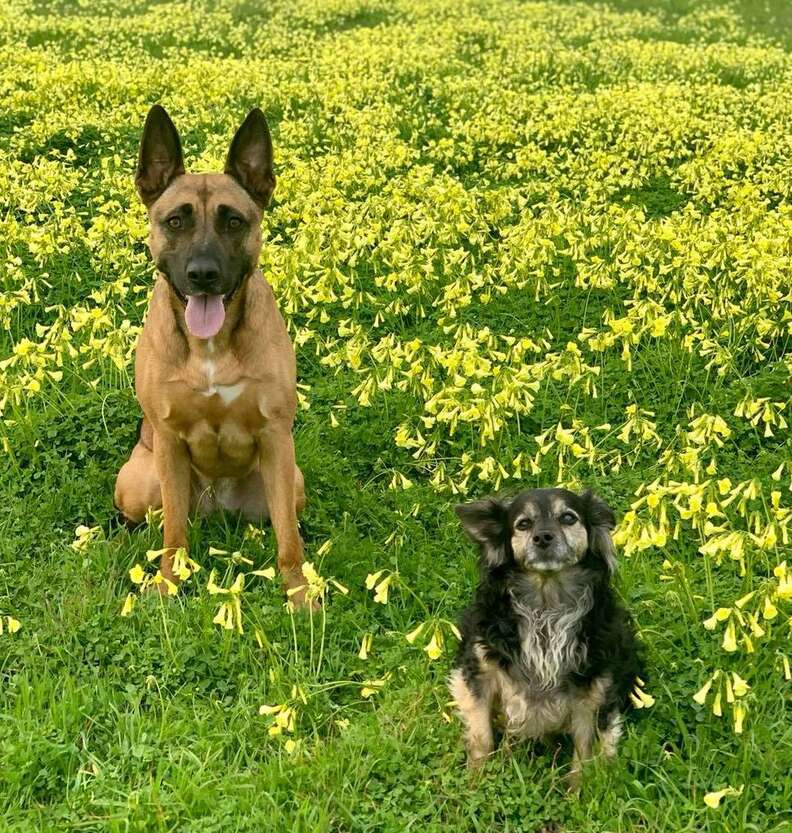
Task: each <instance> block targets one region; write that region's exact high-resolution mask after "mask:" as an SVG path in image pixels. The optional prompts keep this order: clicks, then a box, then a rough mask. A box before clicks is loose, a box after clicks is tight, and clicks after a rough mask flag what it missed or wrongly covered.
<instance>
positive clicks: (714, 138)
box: [0, 0, 792, 833]
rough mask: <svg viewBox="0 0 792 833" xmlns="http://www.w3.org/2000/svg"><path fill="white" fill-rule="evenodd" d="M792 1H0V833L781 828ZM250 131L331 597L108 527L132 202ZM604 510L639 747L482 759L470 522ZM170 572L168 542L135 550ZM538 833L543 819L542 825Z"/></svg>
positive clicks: (789, 520) (310, 575)
mask: <svg viewBox="0 0 792 833" xmlns="http://www.w3.org/2000/svg"><path fill="white" fill-rule="evenodd" d="M789 23H790V13H789V10H788V8H787V6H786V4H785V3H782V2H775V0H774V1H773V2H770V0H768V2H754V3H751V2H747V0H743V1H742V2H733V3H718V2H707V1H706V0H702V2H692V0H655V1H654V2H653V1H652V0H633V2H627V0H625V1H624V2H621V0H615V1H614V2H612V3H584V2H551V0H547V2H516V0H457V1H456V2H451V0H299V2H287V0H273V2H267V3H263V2H256V0H217V2H211V3H210V2H207V0H193V2H154V0H124V2H121V3H117V2H111V0H96V2H87V1H85V0H77V1H76V2H68V1H67V0H63V1H62V2H43V1H41V2H40V1H39V0H9V2H6V3H4V4H3V5H2V8H0V58H1V60H0V95H1V96H2V102H3V103H2V107H0V262H1V263H2V270H1V271H0V275H1V277H0V280H1V281H2V295H1V296H0V323H2V327H0V443H2V450H1V451H0V797H2V801H1V802H0V804H2V811H3V815H2V818H0V830H2V831H6V830H7V831H15V833H16V832H17V831H18V832H19V833H22V831H25V832H27V831H119V833H120V832H121V831H130V832H132V831H195V833H198V831H201V833H212V831H223V833H232V831H238V832H239V833H242V831H256V832H257V833H259V832H260V831H278V833H280V832H281V831H295V832H296V831H306V832H307V831H311V833H314V832H315V831H334V833H335V832H336V831H339V832H340V831H350V832H351V831H355V833H357V832H358V831H360V832H361V833H362V831H377V833H380V832H381V831H385V832H388V831H421V833H439V832H440V831H449V830H455V831H485V830H486V831H489V830H502V831H514V833H517V831H526V833H533V831H537V833H538V831H541V830H551V829H555V830H557V831H567V832H568V833H573V832H574V831H579V833H588V832H589V831H592V832H593V831H597V833H599V831H603V833H604V831H613V833H617V832H619V833H620V832H621V831H653V833H656V831H674V833H681V832H682V831H690V832H691V833H692V831H711V832H712V833H716V832H717V833H742V832H743V831H762V833H765V832H766V831H787V830H790V829H792V821H790V813H791V811H790V808H791V807H792V780H791V779H790V772H792V722H791V721H790V704H791V703H792V672H791V671H790V662H792V546H790V526H791V525H792V492H791V491H790V490H791V489H792V439H791V438H790V433H789V428H788V421H789V418H790V407H789V400H790V396H789V392H790V377H791V376H792V281H791V280H790V273H791V271H792V204H791V203H790V193H791V192H792V54H790V52H789V51H788V50H789V48H790V47H791V46H792V43H790V42H789V39H788V38H787V35H786V34H785V32H786V30H785V25H786V24H789ZM154 102H160V103H162V104H164V105H165V106H166V107H167V109H168V111H169V112H170V114H171V116H172V118H173V119H174V121H175V123H176V125H177V126H178V128H179V130H180V132H181V136H182V140H183V142H184V145H185V157H186V163H187V167H188V169H191V170H208V169H215V168H220V167H221V166H222V163H223V160H224V158H225V153H226V150H227V147H228V143H229V141H230V138H231V136H232V135H233V131H234V129H235V127H236V126H237V125H238V124H239V122H240V121H241V119H242V118H243V117H244V115H245V114H246V113H247V111H248V110H249V109H250V108H251V107H254V106H261V107H262V108H263V109H264V111H265V112H266V114H267V117H268V119H269V123H270V126H271V128H272V130H273V139H274V145H275V154H276V173H277V175H278V186H277V189H276V191H275V195H274V199H273V203H272V206H271V210H270V211H268V212H267V214H266V216H265V219H264V226H263V228H264V240H265V242H264V248H263V252H262V258H261V268H262V270H263V272H264V274H265V276H266V277H267V279H268V280H269V281H270V282H271V283H272V285H273V287H274V289H275V292H276V295H277V297H278V300H279V303H280V306H281V309H282V311H283V313H284V315H285V317H286V319H287V322H288V324H289V329H290V332H291V334H292V336H293V339H294V342H295V345H296V347H297V354H298V370H299V383H300V400H301V409H300V412H299V415H298V420H297V426H296V435H295V436H296V446H297V456H298V461H299V463H300V465H301V467H302V468H303V471H304V472H305V476H306V483H307V493H308V507H307V509H306V512H305V515H304V516H303V520H302V530H303V535H304V538H305V543H306V558H307V559H308V562H309V564H310V567H307V568H306V580H308V581H309V582H310V585H311V587H312V589H313V592H314V593H316V594H317V595H320V596H321V597H322V598H323V602H324V603H323V605H322V607H321V610H319V611H317V612H315V613H314V614H312V615H311V616H308V615H301V614H293V613H291V612H290V611H289V610H288V609H287V607H286V606H285V605H284V597H283V596H282V593H281V590H280V587H279V585H278V582H277V580H275V579H273V571H272V569H271V568H272V567H273V566H274V547H273V541H272V534H271V531H270V530H269V529H267V528H264V529H255V528H253V527H248V526H247V524H245V523H243V522H242V521H240V520H238V519H237V518H235V517H232V516H218V517H214V518H212V519H209V520H202V521H197V522H196V523H195V524H194V525H193V526H192V529H191V533H190V538H191V555H192V557H193V558H194V559H195V561H196V563H197V564H198V565H200V568H201V569H200V570H198V571H196V572H194V573H192V575H189V577H188V578H187V579H186V580H185V581H184V582H183V584H182V585H181V587H180V589H179V591H178V594H177V595H176V596H175V597H173V598H168V599H161V598H160V597H159V596H157V595H156V594H141V593H140V592H139V590H140V586H141V583H142V582H144V581H145V580H146V579H145V576H151V575H153V573H154V570H155V566H154V565H153V563H152V561H150V559H149V557H148V556H149V554H150V553H156V550H157V549H158V548H159V547H160V546H161V540H162V539H161V531H160V526H159V520H160V519H159V518H157V517H156V516H152V517H150V519H149V523H148V524H147V525H146V526H144V527H143V528H142V529H140V530H138V531H135V532H130V531H128V530H127V529H126V528H125V527H123V526H122V525H120V524H119V523H118V520H117V518H116V515H115V511H114V509H113V505H112V486H113V482H114V478H115V474H116V472H117V470H118V468H119V466H120V465H121V463H122V462H123V460H124V459H125V457H126V455H127V454H128V451H129V449H130V448H131V447H132V444H133V442H134V440H135V437H136V432H137V426H138V420H139V416H140V413H139V408H138V405H137V402H136V400H135V397H134V392H133V385H132V368H133V355H134V346H135V340H136V337H137V334H138V332H139V330H140V326H141V322H142V319H143V316H144V313H145V309H146V303H147V297H148V294H149V292H150V288H151V286H152V279H153V269H152V266H151V264H150V261H149V258H148V256H147V251H146V248H145V237H146V217H145V212H144V209H143V207H142V206H141V205H140V204H139V203H138V200H137V197H136V194H135V192H134V185H133V175H134V168H135V163H136V154H137V143H138V140H139V136H140V131H141V128H142V123H143V119H144V117H145V113H146V112H147V110H148V108H149V106H150V105H151V104H152V103H154ZM557 483H560V484H565V485H567V486H569V487H570V488H575V489H577V488H583V487H584V486H589V487H591V488H593V489H594V490H595V491H596V492H598V493H599V494H600V495H601V496H602V497H604V498H605V499H606V500H607V501H608V502H609V503H610V504H611V505H612V506H613V507H614V508H615V509H616V511H617V514H618V517H619V526H618V529H617V532H616V540H617V543H618V549H619V557H620V570H619V588H620V593H621V595H622V596H623V598H624V600H625V601H626V603H627V604H628V605H629V607H630V608H631V609H632V611H633V612H634V615H635V618H636V620H637V623H638V627H639V630H640V634H641V638H642V641H643V643H644V645H645V650H646V654H647V658H648V663H649V671H648V675H647V679H646V681H645V682H646V685H645V688H644V694H643V696H642V697H641V698H639V699H637V705H639V706H640V708H637V709H636V710H635V711H634V712H633V716H632V717H631V719H630V721H629V722H628V724H627V730H626V735H625V738H624V740H623V743H622V746H621V754H620V757H619V759H618V760H617V761H616V762H615V764H613V765H612V766H606V765H604V764H602V763H600V762H595V763H594V764H593V765H592V766H591V767H590V769H589V770H588V771H587V773H586V777H585V780H584V784H583V789H582V791H581V794H580V796H579V797H578V798H576V799H570V798H569V797H567V795H566V793H565V790H564V783H563V775H564V773H565V771H566V770H567V769H568V766H569V762H570V749H569V745H568V743H566V742H563V741H562V742H559V743H558V744H550V745H545V746H542V745H530V744H526V745H523V746H521V747H516V748H514V749H513V750H512V751H511V753H510V754H507V753H505V752H499V753H497V754H496V755H495V756H494V758H493V759H492V760H491V761H490V762H489V764H488V766H487V767H486V769H485V771H484V772H483V774H482V775H481V776H480V777H478V778H475V779H473V778H471V777H470V776H469V775H468V773H467V772H466V770H465V768H464V754H463V749H462V744H461V739H460V726H459V723H458V720H457V718H456V716H455V714H454V711H453V705H452V704H451V703H450V702H449V695H448V693H447V690H446V688H445V679H446V676H447V674H448V671H449V669H450V667H451V662H452V660H453V656H454V651H455V648H456V636H455V625H454V623H455V622H456V619H457V617H458V615H459V613H460V611H461V609H462V608H463V607H464V605H465V604H466V603H467V601H468V599H469V598H470V595H471V592H472V588H473V586H474V583H475V580H476V556H475V552H474V549H473V547H472V545H470V544H469V543H468V542H466V541H465V540H464V538H463V535H462V532H461V529H460V528H459V525H458V522H457V520H456V517H455V516H454V514H453V511H452V507H453V505H454V504H455V503H457V502H459V501H463V500H467V499H473V498H475V497H479V496H482V495H486V494H492V493H495V492H501V491H504V492H508V491H510V490H512V491H514V490H516V489H518V488H520V487H521V486H524V485H525V486H534V485H543V486H547V485H554V484H557ZM153 557H155V556H153ZM553 825H554V827H553Z"/></svg>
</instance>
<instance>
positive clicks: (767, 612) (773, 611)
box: [762, 596, 778, 619]
mask: <svg viewBox="0 0 792 833" xmlns="http://www.w3.org/2000/svg"><path fill="white" fill-rule="evenodd" d="M762 616H763V618H764V619H775V618H776V616H778V608H777V607H776V606H775V605H774V604H773V603H772V602H771V601H770V597H769V596H765V600H764V607H763V608H762Z"/></svg>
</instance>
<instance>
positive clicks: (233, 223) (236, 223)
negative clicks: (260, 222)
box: [228, 217, 242, 231]
mask: <svg viewBox="0 0 792 833" xmlns="http://www.w3.org/2000/svg"><path fill="white" fill-rule="evenodd" d="M241 225H242V220H241V219H240V218H239V217H231V218H229V220H228V227H229V228H230V229H231V230H232V231H234V230H235V229H238V228H239V227H240V226H241Z"/></svg>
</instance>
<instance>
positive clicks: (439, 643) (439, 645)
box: [424, 628, 443, 660]
mask: <svg viewBox="0 0 792 833" xmlns="http://www.w3.org/2000/svg"><path fill="white" fill-rule="evenodd" d="M424 651H426V653H427V655H428V657H429V659H431V660H435V659H437V658H438V657H440V656H442V653H443V634H442V633H441V632H440V629H439V628H435V630H434V633H433V634H432V638H431V639H430V640H429V642H428V643H427V644H426V646H425V647H424Z"/></svg>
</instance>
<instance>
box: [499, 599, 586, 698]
mask: <svg viewBox="0 0 792 833" xmlns="http://www.w3.org/2000/svg"><path fill="white" fill-rule="evenodd" d="M564 595H565V598H562V599H558V600H557V603H556V604H553V605H552V606H548V607H545V606H544V605H541V604H540V605H534V604H531V599H530V597H528V598H526V597H525V596H522V595H519V596H518V595H516V594H513V593H512V604H513V606H514V612H515V613H516V614H517V616H518V617H519V626H518V627H519V633H520V643H521V646H522V651H521V654H522V657H521V658H522V664H523V670H524V671H525V673H526V675H527V677H528V680H527V682H528V683H529V685H530V686H531V687H532V688H535V689H537V690H540V691H548V690H550V689H553V688H555V687H557V686H558V685H559V683H560V682H561V678H562V676H563V675H564V674H566V673H568V672H570V671H574V670H575V669H577V668H579V667H580V666H581V665H582V664H583V663H584V662H585V660H586V646H585V644H584V643H583V642H581V641H580V639H579V638H578V637H579V634H580V626H581V623H582V620H583V617H584V616H585V615H586V614H587V613H588V612H589V611H590V610H591V608H592V605H593V598H592V592H591V588H590V587H584V588H582V589H580V591H579V592H577V593H575V594H572V595H570V596H566V594H564Z"/></svg>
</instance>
